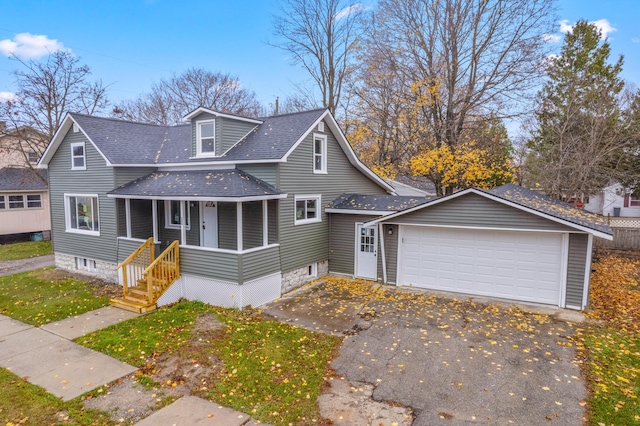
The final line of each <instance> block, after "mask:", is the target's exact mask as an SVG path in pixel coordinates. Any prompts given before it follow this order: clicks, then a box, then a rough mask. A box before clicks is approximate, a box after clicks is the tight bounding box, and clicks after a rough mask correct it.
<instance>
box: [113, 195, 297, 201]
mask: <svg viewBox="0 0 640 426" xmlns="http://www.w3.org/2000/svg"><path fill="white" fill-rule="evenodd" d="M107 197H108V198H125V199H126V198H131V199H135V200H164V201H219V202H229V203H235V202H243V201H262V200H279V199H281V198H287V194H279V195H260V196H255V197H170V198H166V197H159V196H157V195H118V194H107Z"/></svg>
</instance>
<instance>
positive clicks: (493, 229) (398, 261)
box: [354, 184, 612, 309]
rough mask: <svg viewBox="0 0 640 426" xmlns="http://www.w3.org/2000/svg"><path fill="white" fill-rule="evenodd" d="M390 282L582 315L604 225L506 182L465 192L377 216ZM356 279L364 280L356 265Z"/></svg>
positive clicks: (605, 229)
mask: <svg viewBox="0 0 640 426" xmlns="http://www.w3.org/2000/svg"><path fill="white" fill-rule="evenodd" d="M362 226H364V227H369V228H374V227H375V228H376V229H377V234H378V235H379V245H380V250H379V252H380V253H381V256H380V264H381V268H379V269H380V270H381V271H382V276H381V277H380V276H379V279H380V280H381V281H383V282H386V283H389V284H396V285H403V286H413V287H419V288H425V289H432V290H440V291H446V292H455V293H464V294H470V295H480V296H488V297H495V298H502V299H508V300H514V301H522V302H532V303H540V304H546V305H554V306H560V307H569V308H574V309H584V308H585V307H586V305H587V303H588V293H589V278H590V271H591V251H592V244H593V237H594V236H598V237H601V238H606V239H609V240H610V239H612V232H611V228H609V226H608V225H607V224H606V222H605V221H604V219H602V218H601V217H598V216H596V215H593V214H591V213H589V212H585V211H583V210H579V209H577V208H575V207H573V206H570V205H568V204H566V203H563V202H560V201H558V200H554V199H551V198H549V197H546V196H544V195H541V194H538V193H536V192H533V191H530V190H528V189H525V188H522V187H519V186H516V185H512V184H508V185H504V186H501V187H499V188H496V189H494V190H491V191H485V190H480V189H474V188H472V189H467V190H464V191H461V192H458V193H455V194H453V195H449V196H445V197H441V198H436V199H432V200H429V201H427V202H426V203H423V204H420V205H418V206H415V207H412V208H407V209H405V210H402V211H398V212H395V213H392V214H388V215H387V216H382V217H378V218H376V219H374V220H371V221H369V222H366V223H365V224H363V225H362ZM357 250H358V245H357V244H356V267H354V275H355V276H364V275H362V274H361V273H360V271H359V269H358V267H357Z"/></svg>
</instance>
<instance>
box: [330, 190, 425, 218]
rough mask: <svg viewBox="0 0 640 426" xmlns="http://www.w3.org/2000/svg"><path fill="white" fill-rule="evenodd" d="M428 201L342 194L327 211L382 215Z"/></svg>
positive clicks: (394, 196) (421, 198) (413, 198)
mask: <svg viewBox="0 0 640 426" xmlns="http://www.w3.org/2000/svg"><path fill="white" fill-rule="evenodd" d="M427 201H428V200H427V199H426V198H424V197H412V196H400V195H363V194H342V195H340V196H339V197H338V198H336V199H335V200H333V201H331V202H330V203H329V204H328V205H327V207H326V209H325V211H326V212H328V213H355V214H376V215H381V214H385V213H389V212H397V211H400V210H404V209H408V208H410V207H414V206H417V205H420V204H424V203H426V202H427Z"/></svg>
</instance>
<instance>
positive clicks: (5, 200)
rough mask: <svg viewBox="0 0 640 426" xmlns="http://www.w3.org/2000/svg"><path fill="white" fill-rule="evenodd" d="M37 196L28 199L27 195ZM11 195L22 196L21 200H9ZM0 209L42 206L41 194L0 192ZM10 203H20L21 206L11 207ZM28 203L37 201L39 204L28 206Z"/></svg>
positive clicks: (25, 208) (15, 209)
mask: <svg viewBox="0 0 640 426" xmlns="http://www.w3.org/2000/svg"><path fill="white" fill-rule="evenodd" d="M34 196H35V197H38V199H37V200H30V199H29V197H34ZM11 197H22V201H10V199H11ZM0 203H2V205H1V206H0V210H11V211H17V210H35V209H41V208H42V194H33V193H25V194H21V193H15V194H11V193H9V194H2V195H0ZM11 203H22V207H13V208H12V207H11ZM29 203H39V204H40V205H39V206H30V205H29Z"/></svg>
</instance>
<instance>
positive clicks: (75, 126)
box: [73, 123, 80, 133]
mask: <svg viewBox="0 0 640 426" xmlns="http://www.w3.org/2000/svg"><path fill="white" fill-rule="evenodd" d="M79 131H80V129H79V128H78V124H77V123H73V133H78V132H79Z"/></svg>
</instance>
